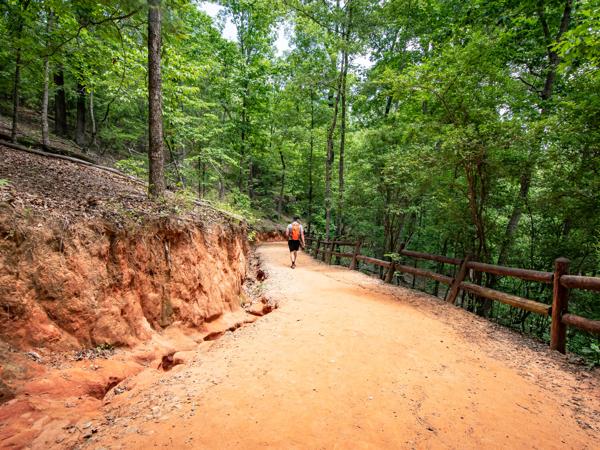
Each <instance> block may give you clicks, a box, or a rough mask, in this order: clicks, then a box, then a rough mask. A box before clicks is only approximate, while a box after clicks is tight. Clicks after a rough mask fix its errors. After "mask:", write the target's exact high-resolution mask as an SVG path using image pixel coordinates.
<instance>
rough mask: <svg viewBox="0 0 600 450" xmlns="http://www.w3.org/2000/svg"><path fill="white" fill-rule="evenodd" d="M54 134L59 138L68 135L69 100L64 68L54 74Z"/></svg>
mask: <svg viewBox="0 0 600 450" xmlns="http://www.w3.org/2000/svg"><path fill="white" fill-rule="evenodd" d="M54 85H55V86H56V91H55V93H54V133H55V134H57V135H59V136H66V135H67V133H68V131H69V130H68V125H67V98H66V95H65V73H64V70H63V68H62V67H59V70H58V71H57V72H56V73H55V74H54Z"/></svg>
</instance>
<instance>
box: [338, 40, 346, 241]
mask: <svg viewBox="0 0 600 450" xmlns="http://www.w3.org/2000/svg"><path fill="white" fill-rule="evenodd" d="M347 35H348V33H346V36H347ZM346 44H347V42H346ZM342 64H343V71H342V86H341V88H342V93H341V100H342V111H341V117H340V155H339V160H338V163H339V166H338V201H337V215H336V219H337V225H336V228H337V230H338V233H340V234H341V233H342V229H343V214H344V150H345V146H346V79H347V75H348V50H347V49H345V50H344V56H343V61H342Z"/></svg>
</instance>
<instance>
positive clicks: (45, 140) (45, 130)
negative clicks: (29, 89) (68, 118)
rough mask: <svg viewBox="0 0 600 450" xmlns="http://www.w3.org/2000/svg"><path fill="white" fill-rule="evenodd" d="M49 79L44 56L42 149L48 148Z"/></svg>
mask: <svg viewBox="0 0 600 450" xmlns="http://www.w3.org/2000/svg"><path fill="white" fill-rule="evenodd" d="M49 78H50V58H49V57H48V55H46V56H44V92H43V94H42V145H43V146H44V148H48V147H49V146H50V137H49V132H48V84H49Z"/></svg>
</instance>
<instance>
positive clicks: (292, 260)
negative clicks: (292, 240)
mask: <svg viewBox="0 0 600 450" xmlns="http://www.w3.org/2000/svg"><path fill="white" fill-rule="evenodd" d="M293 253H294V252H290V262H291V263H292V267H293V266H294V255H293Z"/></svg>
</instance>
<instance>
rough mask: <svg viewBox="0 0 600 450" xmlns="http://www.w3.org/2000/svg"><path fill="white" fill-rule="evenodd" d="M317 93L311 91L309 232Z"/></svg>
mask: <svg viewBox="0 0 600 450" xmlns="http://www.w3.org/2000/svg"><path fill="white" fill-rule="evenodd" d="M314 96H315V93H314V91H313V90H312V89H311V91H310V153H309V155H308V232H309V233H310V230H311V224H312V207H313V150H314V146H315V133H314V131H315V103H314V101H315V99H314Z"/></svg>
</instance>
